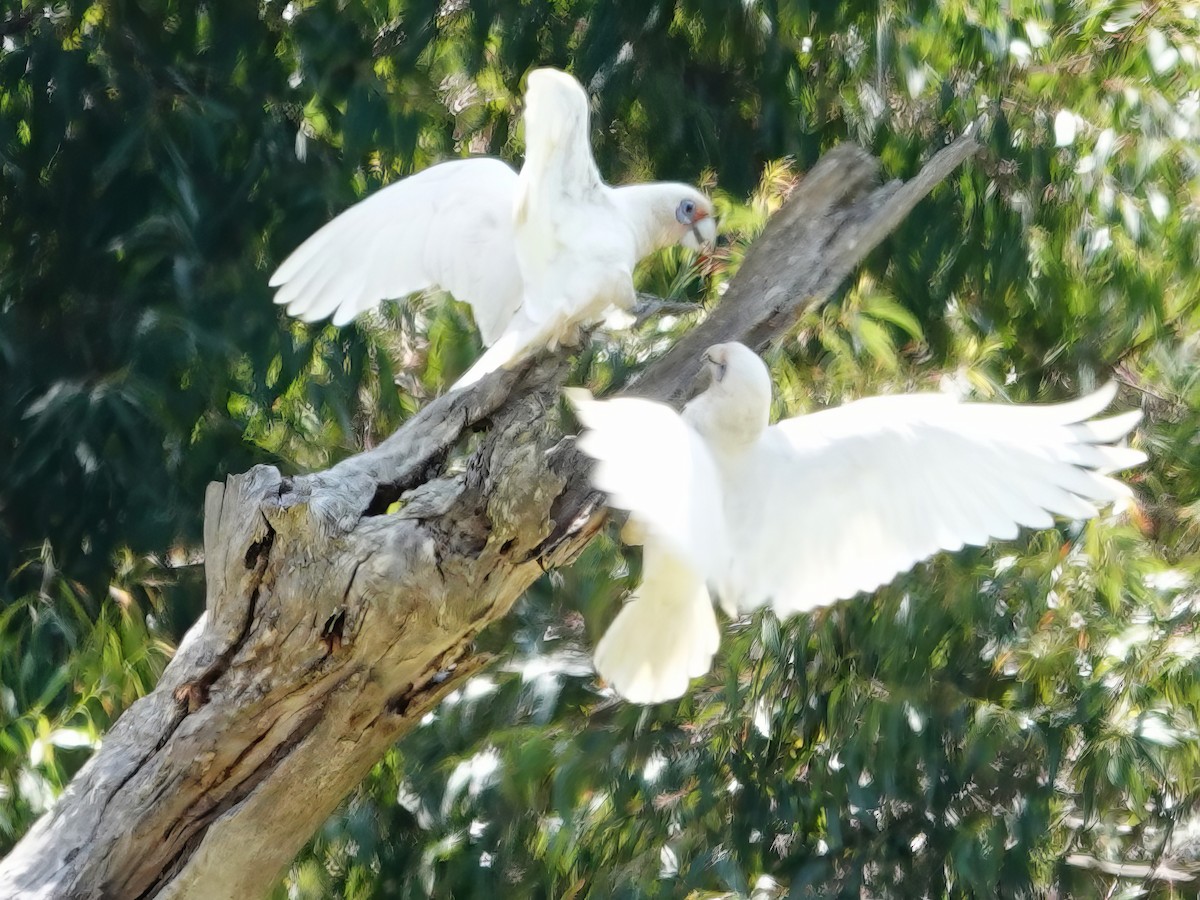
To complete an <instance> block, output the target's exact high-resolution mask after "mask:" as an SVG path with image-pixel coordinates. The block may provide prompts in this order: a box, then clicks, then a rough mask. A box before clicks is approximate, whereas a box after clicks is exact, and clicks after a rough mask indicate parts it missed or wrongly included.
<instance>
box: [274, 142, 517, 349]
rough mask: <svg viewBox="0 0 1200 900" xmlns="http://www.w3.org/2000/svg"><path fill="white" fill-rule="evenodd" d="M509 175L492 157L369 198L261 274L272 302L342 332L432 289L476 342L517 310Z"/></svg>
mask: <svg viewBox="0 0 1200 900" xmlns="http://www.w3.org/2000/svg"><path fill="white" fill-rule="evenodd" d="M516 188H517V174H516V173H515V172H514V171H513V170H512V168H511V167H509V166H508V165H507V164H506V163H504V162H501V161H500V160H498V159H488V158H475V159H463V160H454V161H451V162H446V163H441V164H439V165H436V166H432V167H431V168H429V169H425V170H424V171H422V172H418V173H417V174H416V175H411V176H409V177H408V178H405V179H403V180H402V181H398V182H396V183H395V184H392V185H389V186H388V187H385V188H383V189H382V190H379V191H376V192H375V193H374V194H372V195H371V196H370V197H367V198H366V199H365V200H362V201H360V202H359V203H356V204H355V205H354V206H352V207H350V208H349V209H347V210H346V211H345V212H343V213H342V214H341V215H339V216H338V217H337V218H335V219H334V220H333V221H331V222H329V223H328V224H327V225H325V226H324V227H323V228H321V229H320V230H319V231H317V232H316V233H315V234H313V235H312V236H311V237H310V238H308V240H306V241H305V242H304V243H303V244H301V245H300V246H299V247H298V248H296V250H295V251H294V252H293V253H292V254H291V256H289V257H288V258H287V259H286V260H284V261H283V263H282V264H281V265H280V266H279V268H278V269H276V271H275V273H274V274H273V275H272V276H271V279H270V285H271V286H272V287H278V288H279V291H278V293H276V295H275V302H276V303H278V304H281V305H286V306H287V308H288V313H289V314H291V315H294V316H296V317H298V318H300V319H303V320H304V321H306V322H314V321H317V320H319V319H323V318H325V317H327V316H330V315H332V316H333V317H334V324H337V325H344V324H345V323H347V322H349V321H350V320H351V319H353V318H354V317H355V316H357V315H359V314H360V313H362V312H365V311H366V310H369V309H373V308H374V307H376V306H378V305H379V303H380V302H381V301H383V300H387V299H394V298H400V297H405V296H407V295H409V294H412V293H415V292H417V291H424V290H429V289H433V288H441V289H443V290H446V291H448V292H449V293H451V294H452V295H454V297H455V298H456V299H458V300H461V301H463V302H465V303H468V304H469V305H470V306H471V310H472V312H473V313H474V316H475V321H476V324H477V325H478V326H479V330H480V333H481V335H482V336H483V341H484V343H485V344H491V343H492V342H493V341H495V340H496V338H498V337H499V336H500V334H501V333H503V331H504V327H505V326H506V325H507V324H508V321H509V319H511V318H512V316H513V314H514V313H515V312H516V311H517V309H518V308H519V307H520V305H521V297H522V292H523V291H522V281H521V274H520V269H519V267H518V263H517V252H516V246H515V240H514V236H513V221H512V210H513V203H514V198H515V196H516Z"/></svg>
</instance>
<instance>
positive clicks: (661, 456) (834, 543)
mask: <svg viewBox="0 0 1200 900" xmlns="http://www.w3.org/2000/svg"><path fill="white" fill-rule="evenodd" d="M704 360H705V363H706V366H707V368H708V369H709V370H710V371H711V375H712V382H711V384H710V385H709V387H708V388H707V390H705V391H704V392H703V393H702V394H700V395H699V396H697V397H696V398H695V399H693V400H692V401H691V402H690V403H688V404H687V406H686V407H685V408H684V410H683V413H682V415H681V414H679V413H676V412H675V411H674V410H673V409H671V408H670V407H668V406H664V405H663V404H661V403H656V402H653V401H650V400H641V399H633V398H618V399H614V400H599V401H598V400H593V399H592V398H591V396H590V395H589V394H588V393H587V391H583V390H580V389H577V388H576V389H571V390H570V392H569V396H570V399H571V402H572V404H573V405H574V407H575V409H576V410H577V412H578V415H579V419H580V421H581V422H582V423H583V425H584V426H585V427H586V429H587V430H586V431H585V432H584V433H583V434H582V435H581V437H580V438H579V447H580V449H581V450H583V451H584V452H585V453H587V454H588V455H589V456H591V457H593V458H594V459H595V460H596V466H595V469H594V472H593V475H592V480H593V483H594V484H595V485H596V487H597V488H599V489H600V490H602V491H604V492H606V493H607V494H608V498H609V499H608V503H609V505H610V506H612V507H615V508H617V509H623V510H627V511H628V512H629V513H630V523H631V524H632V525H633V526H634V528H633V529H632V530H633V531H634V532H635V533H636V534H637V535H638V537H637V538H636V540H640V542H641V543H642V544H643V558H642V581H641V583H640V584H639V585H638V586H637V588H636V589H635V590H634V591H633V593H632V595H631V597H630V598H629V600H628V601H627V602H626V604H625V605H624V607H623V608H622V609H621V611H620V612H619V613H618V615H617V617H616V619H615V620H614V621H613V623H612V625H611V626H609V629H608V631H607V632H606V633H605V634H604V636H603V637H602V638H601V639H600V643H599V645H598V646H597V647H596V657H595V664H596V670H597V672H599V674H600V675H601V676H602V677H603V678H604V679H605V680H607V681H608V683H609V684H611V685H612V687H613V688H614V689H615V690H616V691H617V692H618V693H619V694H621V695H622V696H623V697H625V698H626V699H628V700H631V701H633V702H636V703H656V702H659V701H663V700H670V699H673V698H675V697H679V696H680V695H682V694H683V693H684V691H685V690H686V689H687V686H688V681H689V679H691V678H694V677H696V676H699V675H703V674H704V673H705V672H707V671H708V670H709V668H710V667H711V665H712V658H713V655H714V654H715V653H716V650H717V646H718V644H719V641H720V632H719V630H718V627H717V619H716V615H715V613H714V610H713V605H712V600H711V599H710V595H709V592H710V590H711V591H713V592H714V593H715V594H716V595H717V597H718V598H719V601H720V604H721V607H722V608H723V609H724V610H725V611H726V612H727V613H728V614H730V615H737V614H739V613H745V612H748V611H750V610H753V609H756V608H758V607H761V606H764V605H767V604H770V605H771V607H772V608H773V609H774V610H775V612H776V614H778V615H779V616H780V617H783V616H788V615H791V614H793V613H799V612H803V611H805V610H809V609H812V608H814V607H817V606H822V605H825V604H829V603H833V602H834V601H837V600H841V599H848V598H850V597H853V596H854V595H855V594H858V593H860V592H863V591H872V590H874V589H876V588H878V587H880V586H881V585H884V584H887V583H888V582H889V581H891V580H892V579H893V578H894V577H895V576H896V575H898V574H899V573H901V572H905V571H907V570H908V569H910V568H912V566H914V565H915V564H916V563H918V562H920V561H921V560H924V559H926V558H928V557H930V556H932V555H933V554H935V553H936V552H938V551H939V550H958V549H960V548H961V547H963V546H964V545H966V544H972V545H977V546H982V545H983V544H985V543H987V541H988V540H990V539H993V538H996V539H1002V540H1008V539H1012V538H1015V537H1016V536H1017V531H1018V528H1019V527H1021V526H1025V527H1028V528H1049V527H1050V526H1051V525H1052V524H1053V521H1054V520H1053V516H1054V515H1059V516H1063V517H1066V518H1068V519H1087V518H1089V517H1091V516H1094V515H1096V513H1097V511H1098V509H1097V504H1106V503H1109V502H1113V501H1120V500H1122V499H1123V498H1126V497H1128V496H1129V495H1130V491H1129V488H1128V487H1126V486H1125V485H1123V484H1121V483H1120V482H1118V481H1116V480H1114V479H1113V478H1110V477H1108V474H1109V473H1111V472H1113V471H1116V470H1118V469H1123V468H1126V467H1129V466H1135V465H1138V464H1139V463H1141V462H1143V461H1145V458H1146V457H1145V454H1143V453H1141V452H1140V451H1138V450H1133V449H1130V448H1128V447H1118V446H1112V444H1113V442H1115V441H1118V440H1120V439H1121V438H1122V437H1124V436H1125V435H1126V434H1128V432H1129V431H1130V430H1131V429H1132V428H1133V427H1134V426H1135V425H1136V424H1137V422H1138V421H1139V419H1140V418H1141V412H1140V411H1136V410H1135V411H1132V412H1127V413H1123V414H1121V415H1117V416H1113V417H1111V418H1107V419H1094V418H1093V416H1096V415H1097V414H1098V413H1100V412H1101V411H1102V410H1103V409H1104V408H1105V407H1107V406H1108V405H1109V403H1110V402H1111V401H1112V399H1113V397H1114V395H1115V392H1116V389H1115V387H1114V386H1113V385H1111V384H1110V385H1108V386H1106V387H1104V388H1101V389H1100V390H1098V391H1096V392H1095V393H1092V394H1089V395H1087V396H1085V397H1081V398H1079V399H1078V400H1074V401H1072V402H1070V403H1062V404H1057V405H1041V406H1015V405H1004V404H1000V403H964V402H961V401H960V400H958V399H957V398H955V397H953V396H950V395H948V394H936V393H924V394H901V395H898V396H891V397H873V398H870V399H866V400H859V401H857V402H855V403H850V404H847V405H846V406H842V407H838V408H836V409H830V410H826V411H823V412H818V413H814V414H812V415H805V416H797V417H796V418H793V419H785V420H783V421H781V422H779V423H777V424H775V425H770V424H768V416H769V412H770V406H771V379H770V375H769V373H768V371H767V367H766V365H765V364H764V363H763V361H762V360H761V359H759V357H758V356H757V355H755V354H754V352H753V351H751V350H750V349H749V348H748V347H745V346H743V345H742V344H718V345H716V346H714V347H711V348H710V349H709V350H708V351H707V352H706V353H705V355H704ZM629 530H630V528H629V526H627V527H626V531H629Z"/></svg>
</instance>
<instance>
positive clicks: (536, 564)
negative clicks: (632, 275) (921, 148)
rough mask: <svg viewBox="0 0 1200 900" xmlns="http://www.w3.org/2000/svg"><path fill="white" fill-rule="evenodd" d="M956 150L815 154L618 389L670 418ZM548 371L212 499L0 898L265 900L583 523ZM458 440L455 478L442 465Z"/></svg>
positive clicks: (965, 146)
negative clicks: (193, 566)
mask: <svg viewBox="0 0 1200 900" xmlns="http://www.w3.org/2000/svg"><path fill="white" fill-rule="evenodd" d="M976 150H977V145H976V143H975V140H974V138H973V136H970V135H967V136H964V137H963V138H961V139H960V140H958V141H956V142H955V143H954V144H952V145H951V146H950V147H948V148H947V149H945V150H943V151H942V152H941V153H939V154H938V155H937V156H935V157H934V158H933V159H932V160H931V162H930V163H929V165H928V166H926V168H925V169H923V170H922V172H921V173H920V174H919V175H918V176H917V177H916V178H915V179H914V180H913V181H911V182H908V183H907V184H900V183H898V182H893V183H891V184H888V185H885V186H883V187H879V186H878V184H877V171H878V164H877V163H876V161H875V160H874V159H872V158H871V157H870V156H868V155H867V154H866V153H864V152H863V151H862V150H860V149H858V148H856V147H852V146H843V147H839V148H837V149H835V150H834V151H832V152H831V153H829V154H828V155H827V156H826V157H825V158H824V159H823V160H821V161H820V162H819V163H818V164H817V165H816V166H815V167H814V168H813V170H812V172H810V173H809V174H808V176H807V177H806V178H805V180H804V182H803V183H802V184H801V185H800V186H799V187H798V188H797V189H796V190H795V191H794V192H793V195H792V196H791V197H790V198H789V200H788V201H787V203H785V205H784V207H783V208H782V209H781V210H780V212H779V213H778V214H777V215H776V216H774V217H773V218H772V220H771V221H770V222H769V223H768V226H767V228H766V229H765V231H764V232H763V234H762V236H761V237H760V238H759V239H758V240H757V241H756V242H755V244H754V245H753V246H752V247H751V249H750V251H749V253H748V254H747V256H746V259H745V261H744V263H743V266H742V269H741V271H740V272H739V273H738V275H737V276H736V277H735V278H734V280H733V282H732V284H731V286H730V289H729V291H728V293H727V295H726V298H725V300H724V302H723V303H722V304H721V306H720V307H718V308H717V309H716V311H715V312H714V313H713V314H712V315H711V316H710V317H709V318H708V319H707V320H706V321H705V322H703V323H702V324H701V325H700V326H699V327H697V328H696V329H694V330H693V331H692V332H690V333H689V334H688V335H686V336H685V337H684V338H683V340H681V341H680V343H679V344H678V345H677V346H676V347H675V348H673V349H672V350H671V351H670V352H668V353H667V354H666V355H665V356H664V358H662V359H661V360H659V361H658V362H656V363H654V364H653V365H651V366H650V367H649V368H648V369H647V371H646V373H645V375H644V377H642V378H641V380H640V381H639V382H638V383H637V384H636V385H635V387H634V390H635V391H636V392H637V393H639V394H642V395H644V396H652V397H657V398H660V399H663V400H677V399H678V397H679V396H681V395H682V393H683V392H684V390H685V389H686V387H687V386H688V385H689V384H690V382H691V381H692V379H693V377H694V375H695V373H696V371H697V360H698V357H699V354H700V351H701V350H702V349H703V348H704V347H706V346H707V345H709V344H711V343H715V342H718V341H728V340H743V341H747V342H749V343H751V344H752V345H754V346H756V347H761V346H763V345H764V344H765V343H766V342H768V341H769V340H771V339H772V338H774V337H777V336H779V335H781V334H783V333H785V332H786V331H787V330H788V328H789V327H790V326H791V324H792V323H793V322H794V321H795V319H796V317H797V315H798V314H799V313H800V311H802V310H803V309H804V308H805V307H807V306H809V305H811V304H817V303H821V302H823V301H824V299H826V298H827V297H828V296H829V295H830V294H831V293H833V292H834V291H835V290H836V289H837V288H838V286H839V285H840V284H841V283H842V281H843V280H844V279H845V278H846V277H847V275H848V274H849V273H850V272H851V271H852V270H853V269H854V267H855V266H857V265H859V264H860V262H861V261H862V259H863V258H864V257H865V256H866V254H867V253H868V252H869V251H870V250H871V249H872V248H873V247H875V246H876V245H877V244H878V243H879V241H880V240H882V239H883V237H884V236H885V235H886V234H887V233H888V231H890V230H891V229H892V228H894V227H895V225H896V224H897V223H898V222H899V221H900V220H901V219H902V218H903V216H904V215H906V214H907V213H908V212H909V211H910V210H911V209H912V207H913V205H914V204H915V203H916V202H917V201H918V200H919V199H920V198H921V197H923V196H925V194H927V193H928V192H929V191H930V190H931V189H932V188H933V187H934V185H935V184H937V183H938V182H939V181H940V180H941V179H943V178H945V177H946V176H947V175H948V174H949V172H950V171H951V170H952V169H953V168H954V167H955V166H957V165H959V164H960V163H961V162H962V161H963V160H965V159H966V158H968V157H969V156H970V155H971V154H972V153H974V152H975V151H976ZM568 371H569V364H568V361H567V360H565V359H561V358H554V357H553V356H550V357H543V358H541V359H537V360H534V361H531V362H528V363H525V364H522V365H521V366H520V367H518V368H517V369H515V370H513V371H504V372H497V373H493V374H492V375H490V376H488V377H487V378H485V379H483V380H482V381H481V382H479V383H478V384H477V385H476V386H474V387H473V388H471V389H470V390H468V391H463V392H456V393H453V394H450V395H448V396H444V397H440V398H438V399H437V400H435V401H433V402H432V403H430V404H429V405H428V406H427V407H426V408H425V409H424V410H422V411H421V412H420V413H419V414H418V415H416V416H414V417H413V418H412V419H411V420H410V421H409V422H408V423H406V424H405V425H404V426H403V427H402V428H401V429H400V430H399V431H398V432H396V434H394V435H392V437H390V438H389V439H388V440H386V441H384V442H383V443H382V444H380V445H379V446H378V447H376V448H374V449H372V450H370V451H368V452H366V453H362V454H360V455H358V456H355V457H352V458H350V459H347V460H345V461H344V462H342V463H340V464H338V465H337V466H334V467H333V468H332V469H330V470H328V471H326V472H320V473H316V474H313V475H306V476H301V477H296V478H286V477H283V476H281V475H280V473H279V472H278V471H277V470H275V469H274V468H271V467H267V466H259V467H257V468H255V469H252V470H251V471H249V472H247V473H245V474H244V475H238V476H234V477H231V478H229V479H227V480H226V481H225V483H224V484H213V485H211V486H210V488H209V491H208V495H207V497H206V502H205V535H204V537H205V554H206V556H205V558H206V577H207V612H206V614H205V615H204V617H202V618H201V620H200V621H199V622H198V623H197V624H196V625H195V626H194V627H193V628H192V629H191V631H189V632H188V635H187V637H186V639H185V640H184V642H183V644H182V646H181V647H180V649H179V652H178V653H177V654H176V656H175V658H174V659H173V660H172V662H171V664H170V665H169V666H168V667H167V670H166V672H165V673H164V675H163V678H162V680H161V683H160V684H159V685H158V686H157V687H156V688H155V690H154V691H153V692H152V693H151V694H150V695H148V696H147V697H145V698H143V699H142V700H140V701H139V702H137V703H136V704H134V705H133V706H132V707H131V708H130V709H129V710H128V711H126V713H125V714H124V715H123V716H122V717H121V718H120V720H119V721H118V722H117V723H116V725H115V726H114V727H113V729H112V730H111V732H110V733H109V734H108V735H107V736H106V738H105V741H104V745H103V747H102V748H101V749H100V750H99V751H98V752H97V753H96V754H95V756H93V758H92V759H91V760H90V761H89V762H88V763H87V765H85V766H84V768H83V769H82V770H81V771H80V772H79V774H78V775H77V777H76V778H75V779H74V781H73V782H72V783H71V785H70V786H69V787H68V788H67V790H66V792H65V793H64V794H63V796H62V797H61V799H60V800H59V802H58V804H57V805H56V806H55V808H54V809H53V810H51V811H50V812H49V813H47V814H46V815H45V816H43V818H42V819H41V820H40V821H39V822H38V823H37V824H36V825H35V827H34V828H33V829H32V830H31V831H30V832H29V834H28V835H26V837H25V838H24V839H23V840H22V841H21V843H20V844H18V846H17V847H16V848H15V849H14V850H13V851H12V853H11V854H10V855H9V856H8V857H7V858H6V859H5V860H3V862H0V896H3V897H6V898H10V897H11V898H18V897H20V898H27V897H44V898H50V897H54V898H99V897H120V898H130V900H136V898H150V897H156V898H204V900H210V898H227V897H228V898H235V897H236V898H247V897H251V898H252V897H260V896H263V895H264V894H266V893H267V892H268V891H269V889H270V887H271V886H272V885H273V884H274V883H275V882H276V881H277V879H278V877H279V873H280V871H281V870H282V869H283V868H284V867H285V866H286V865H287V864H288V863H289V862H290V861H291V859H292V858H293V857H294V855H295V854H296V852H297V851H298V850H299V849H300V848H301V847H302V846H303V845H304V843H305V841H307V840H308V838H309V837H310V836H311V834H312V833H313V832H314V831H315V830H316V829H317V828H318V827H319V825H320V824H321V822H323V821H324V820H325V819H326V818H327V817H328V816H329V815H330V813H331V812H332V811H333V810H334V808H335V807H336V806H337V804H338V803H339V802H340V801H341V799H342V798H343V797H344V796H346V794H347V793H349V792H350V791H351V790H352V789H353V788H354V786H355V785H356V784H358V783H359V782H360V781H361V780H362V778H363V777H364V776H365V775H366V774H367V772H368V771H369V769H370V768H371V766H372V765H373V764H374V763H375V762H376V761H377V760H378V759H380V757H381V756H382V755H383V754H384V752H385V751H386V750H387V748H388V747H389V746H390V745H391V744H392V743H394V742H395V741H396V740H397V739H398V738H399V737H400V736H402V735H403V734H404V733H406V732H407V731H409V730H410V729H411V728H413V727H414V726H415V724H416V723H418V722H419V721H420V719H421V717H422V716H423V715H424V714H425V712H426V711H427V710H428V709H430V708H431V707H432V706H433V705H434V704H436V703H437V702H438V700H439V698H440V697H441V696H442V694H443V693H444V692H445V691H446V690H448V689H450V688H452V687H453V686H455V685H456V684H458V683H460V682H461V681H462V680H463V679H464V678H466V677H468V676H469V675H470V674H471V673H473V672H476V671H478V670H479V669H480V668H481V667H482V666H483V665H485V664H486V663H487V660H485V659H483V658H482V657H480V656H479V655H478V654H477V653H476V651H475V650H474V648H473V643H472V642H473V640H474V638H475V636H476V635H477V634H478V633H479V632H480V631H481V630H482V629H483V628H485V627H486V626H487V625H489V624H490V623H492V622H494V621H496V620H497V619H499V618H501V617H502V616H504V615H505V614H506V613H507V612H508V610H509V609H510V607H511V606H512V604H513V602H514V601H515V600H516V599H517V598H518V597H519V596H520V595H521V594H522V593H523V592H524V591H525V589H526V588H528V587H529V585H530V584H532V583H533V581H534V580H535V579H536V578H537V577H538V576H539V575H540V574H541V573H542V572H543V571H544V570H545V569H549V568H551V567H554V566H558V565H561V564H563V563H565V562H568V561H569V560H571V559H572V558H574V556H575V555H577V554H578V553H579V552H580V551H581V550H582V549H583V547H584V546H585V545H586V544H587V542H588V541H589V540H590V539H591V537H592V536H593V535H594V534H595V533H596V531H597V530H598V529H599V527H600V525H601V523H602V521H603V511H602V509H601V508H600V506H599V498H598V497H597V495H596V494H595V492H594V491H593V490H592V488H591V487H590V485H589V483H588V478H587V473H588V465H587V463H586V461H585V460H584V459H583V458H582V457H581V455H580V454H579V453H577V452H576V451H575V449H574V446H573V444H572V442H570V441H564V440H562V433H561V431H560V430H559V426H558V416H557V415H556V414H555V410H556V408H557V405H558V395H559V390H560V387H561V385H562V382H563V380H564V379H565V378H566V376H567V373H568ZM475 432H486V433H485V434H484V436H483V438H482V440H481V441H480V443H479V446H478V449H476V450H475V451H474V452H473V453H471V454H470V456H469V457H468V458H467V461H466V465H465V469H461V470H460V469H454V468H451V467H448V466H447V461H448V460H451V459H453V458H454V457H455V454H456V453H458V455H459V456H460V457H461V449H460V448H461V447H462V445H463V443H464V441H465V439H466V438H468V437H469V436H470V435H471V434H472V433H475ZM397 500H399V501H400V502H401V504H402V506H401V508H400V510H399V512H398V513H393V514H385V513H386V510H387V508H388V507H389V505H390V504H392V503H393V502H395V501H397Z"/></svg>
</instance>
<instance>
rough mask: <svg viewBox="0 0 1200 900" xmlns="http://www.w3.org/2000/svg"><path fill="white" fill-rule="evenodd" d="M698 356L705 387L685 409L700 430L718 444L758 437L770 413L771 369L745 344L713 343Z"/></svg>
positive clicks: (752, 439)
mask: <svg viewBox="0 0 1200 900" xmlns="http://www.w3.org/2000/svg"><path fill="white" fill-rule="evenodd" d="M701 359H702V360H703V362H704V371H705V372H707V374H708V375H709V376H710V380H709V384H708V387H707V388H706V389H705V390H704V392H703V393H702V394H700V395H699V396H698V397H696V398H695V399H694V400H692V401H691V402H690V403H689V404H688V405H687V409H686V411H685V415H686V416H687V418H688V420H689V421H691V422H692V423H693V424H694V425H695V426H696V428H697V429H698V430H700V432H701V433H703V434H704V435H705V437H707V438H708V439H709V440H710V441H713V442H714V443H717V444H721V445H728V446H737V445H741V444H747V443H750V442H752V441H754V440H757V438H758V436H759V435H760V434H762V432H763V429H765V428H766V427H767V423H768V422H769V421H770V416H771V373H770V372H769V371H768V370H767V364H766V363H764V362H763V361H762V360H761V359H760V358H759V357H758V354H756V353H755V352H754V351H753V350H751V349H750V348H749V347H747V346H746V345H745V344H738V343H736V342H731V343H728V344H714V345H713V346H711V347H709V348H708V349H707V350H705V351H704V354H703V356H701Z"/></svg>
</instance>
